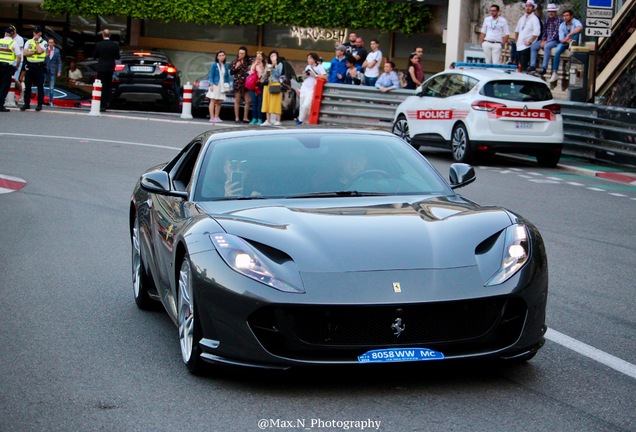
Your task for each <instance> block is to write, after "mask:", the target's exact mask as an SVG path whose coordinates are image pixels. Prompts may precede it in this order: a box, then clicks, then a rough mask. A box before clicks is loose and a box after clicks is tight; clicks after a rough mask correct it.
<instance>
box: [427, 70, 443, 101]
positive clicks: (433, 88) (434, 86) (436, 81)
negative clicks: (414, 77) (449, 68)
mask: <svg viewBox="0 0 636 432" xmlns="http://www.w3.org/2000/svg"><path fill="white" fill-rule="evenodd" d="M445 81H446V75H440V76H436V77H434V78H431V79H430V80H429V81H428V82H427V83H426V84H425V87H424V89H423V91H422V96H427V97H445V96H444V92H445V89H444V82H445Z"/></svg>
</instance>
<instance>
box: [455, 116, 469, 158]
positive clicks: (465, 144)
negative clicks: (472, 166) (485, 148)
mask: <svg viewBox="0 0 636 432" xmlns="http://www.w3.org/2000/svg"><path fill="white" fill-rule="evenodd" d="M451 151H452V152H453V160H455V162H461V163H470V162H471V161H472V160H473V154H472V153H473V151H472V149H471V148H470V139H469V138H468V131H467V130H466V126H464V125H463V124H462V123H459V124H457V125H456V126H455V127H454V128H453V133H452V135H451Z"/></svg>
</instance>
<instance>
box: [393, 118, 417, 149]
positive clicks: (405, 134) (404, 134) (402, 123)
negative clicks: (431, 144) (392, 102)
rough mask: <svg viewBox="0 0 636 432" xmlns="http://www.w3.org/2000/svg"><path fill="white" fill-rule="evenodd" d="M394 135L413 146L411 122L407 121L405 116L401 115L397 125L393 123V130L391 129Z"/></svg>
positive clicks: (396, 122)
mask: <svg viewBox="0 0 636 432" xmlns="http://www.w3.org/2000/svg"><path fill="white" fill-rule="evenodd" d="M391 132H393V134H394V135H397V136H398V137H400V138H402V139H403V140H404V141H406V142H407V143H408V144H411V145H413V143H412V142H411V136H410V135H409V122H408V121H407V120H406V117H404V115H402V114H400V116H399V117H398V118H397V120H396V121H395V123H393V128H392V129H391Z"/></svg>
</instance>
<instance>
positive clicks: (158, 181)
mask: <svg viewBox="0 0 636 432" xmlns="http://www.w3.org/2000/svg"><path fill="white" fill-rule="evenodd" d="M140 184H141V188H142V189H143V190H145V191H147V192H152V193H155V194H158V195H166V196H173V197H178V198H184V199H187V198H188V193H187V192H184V191H177V190H174V189H172V188H171V187H170V176H169V175H168V173H167V172H165V171H161V170H159V171H152V172H149V173H146V174H143V175H142V176H141V180H140Z"/></svg>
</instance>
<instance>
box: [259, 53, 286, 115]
mask: <svg viewBox="0 0 636 432" xmlns="http://www.w3.org/2000/svg"><path fill="white" fill-rule="evenodd" d="M268 60H269V62H268V64H267V66H266V70H265V76H266V78H265V80H266V84H267V85H266V86H264V87H263V108H262V111H263V112H264V113H265V116H266V117H267V120H265V121H264V122H263V123H261V126H280V125H281V122H280V116H281V114H282V112H283V95H282V93H281V90H282V88H281V83H282V81H283V79H284V76H283V63H281V61H280V59H279V58H278V51H276V50H273V51H270V53H269V57H268Z"/></svg>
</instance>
